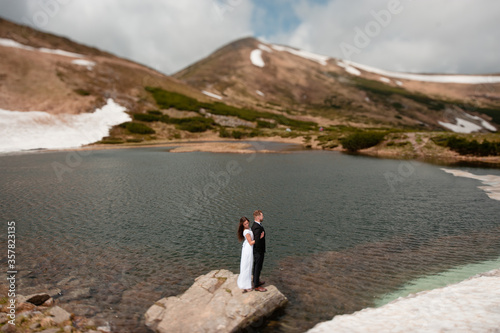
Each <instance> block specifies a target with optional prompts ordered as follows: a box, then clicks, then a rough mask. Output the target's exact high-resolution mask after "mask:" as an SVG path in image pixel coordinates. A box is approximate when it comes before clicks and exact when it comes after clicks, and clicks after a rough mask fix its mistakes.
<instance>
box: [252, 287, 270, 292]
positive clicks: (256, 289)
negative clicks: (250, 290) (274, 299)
mask: <svg viewBox="0 0 500 333" xmlns="http://www.w3.org/2000/svg"><path fill="white" fill-rule="evenodd" d="M254 290H255V291H260V292H264V291H267V289H266V288H262V287H257V288H255V289H254Z"/></svg>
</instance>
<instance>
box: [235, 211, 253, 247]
mask: <svg viewBox="0 0 500 333" xmlns="http://www.w3.org/2000/svg"><path fill="white" fill-rule="evenodd" d="M245 221H248V219H247V218H246V217H244V216H243V217H242V218H241V219H240V224H239V225H238V234H237V235H238V240H239V241H240V242H243V241H244V240H245V237H243V230H245V227H244V226H243V223H245ZM249 222H250V221H249Z"/></svg>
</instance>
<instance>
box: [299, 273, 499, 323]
mask: <svg viewBox="0 0 500 333" xmlns="http://www.w3.org/2000/svg"><path fill="white" fill-rule="evenodd" d="M499 285H500V270H494V271H491V272H488V273H485V274H481V275H479V276H475V277H473V278H471V279H469V280H465V281H462V282H460V283H457V284H452V285H449V286H447V287H444V288H439V289H434V290H431V291H423V292H420V293H417V294H414V295H410V296H408V297H405V298H400V299H397V300H395V301H393V302H391V303H389V304H387V305H384V306H382V307H379V308H376V309H374V308H369V309H364V310H361V311H358V312H355V313H354V314H350V315H339V316H335V317H334V318H333V319H332V320H331V321H328V322H324V323H320V324H318V325H316V326H315V327H314V328H312V329H311V330H309V331H308V332H309V333H324V332H325V333H326V332H338V333H342V332H349V333H355V332H405V333H406V332H490V331H491V332H494V331H496V330H498V327H500V316H499V315H498V311H497V309H499V308H500V288H499V287H498V286H499Z"/></svg>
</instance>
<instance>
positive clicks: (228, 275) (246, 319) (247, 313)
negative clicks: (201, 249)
mask: <svg viewBox="0 0 500 333" xmlns="http://www.w3.org/2000/svg"><path fill="white" fill-rule="evenodd" d="M237 278H238V275H237V274H233V273H232V272H230V271H228V270H214V271H211V272H210V273H208V274H206V275H202V276H199V277H198V278H196V279H195V283H194V284H193V285H192V286H191V287H190V288H189V289H188V290H187V291H186V292H184V294H182V295H179V296H171V297H166V298H162V299H161V300H159V301H157V302H156V303H155V304H154V305H153V306H151V307H150V308H149V309H148V311H147V312H146V314H145V319H146V325H147V326H148V327H149V328H151V329H152V330H154V331H155V332H158V333H166V332H179V333H182V332H234V331H238V330H241V329H244V328H245V327H248V326H249V325H251V324H252V323H254V322H258V321H260V320H262V319H263V318H265V317H268V316H270V315H271V314H272V313H273V312H274V311H275V310H277V309H279V308H282V307H283V306H285V304H286V303H287V302H288V300H287V298H286V297H285V296H284V295H283V294H282V293H281V292H280V291H279V290H278V289H277V288H276V287H275V286H272V285H271V286H266V289H267V292H257V291H252V292H247V293H242V290H241V289H239V288H238V286H237V284H236V280H237Z"/></svg>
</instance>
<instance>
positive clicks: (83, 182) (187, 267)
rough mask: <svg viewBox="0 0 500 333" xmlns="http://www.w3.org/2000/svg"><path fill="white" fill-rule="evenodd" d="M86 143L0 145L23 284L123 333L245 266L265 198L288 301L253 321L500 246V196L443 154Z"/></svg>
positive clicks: (283, 325) (320, 311) (480, 257)
mask: <svg viewBox="0 0 500 333" xmlns="http://www.w3.org/2000/svg"><path fill="white" fill-rule="evenodd" d="M80 154H84V153H82V152H80V153H71V152H56V153H48V152H47V153H34V154H25V155H13V156H2V157H0V172H1V174H2V177H1V180H0V188H1V193H0V198H1V201H0V209H1V212H2V219H3V220H4V222H7V221H10V220H14V221H16V223H17V224H16V225H17V238H18V244H17V251H18V256H17V263H18V268H19V270H20V273H19V278H20V282H19V286H18V288H19V290H18V292H19V293H20V294H29V293H32V292H35V291H49V292H50V293H51V294H54V295H56V297H58V301H59V302H60V304H62V305H63V306H64V307H66V308H67V309H69V310H70V311H72V312H74V313H75V314H77V315H81V316H87V317H93V318H96V321H97V323H101V322H106V321H108V322H109V323H110V325H111V327H112V329H113V331H116V332H131V331H134V332H147V331H148V330H147V329H146V328H145V327H144V324H143V314H144V313H145V312H146V310H147V309H148V307H149V306H151V305H152V304H153V303H154V302H155V301H156V300H158V299H160V298H162V297H165V296H170V295H176V294H178V293H181V292H182V291H184V290H185V289H187V288H188V287H189V286H190V285H191V284H192V283H193V279H194V278H195V277H197V276H199V275H201V274H205V273H207V272H208V271H210V270H212V269H218V268H226V269H230V270H232V271H233V272H238V270H239V255H240V244H239V243H238V241H237V239H236V236H235V232H236V227H237V223H238V220H239V218H240V217H241V216H247V217H251V215H252V212H253V210H254V209H262V210H263V211H264V215H265V218H264V224H265V226H266V236H267V242H268V252H267V254H266V259H265V263H264V272H263V277H264V279H265V280H266V281H267V282H268V283H272V284H275V285H277V286H278V288H279V289H280V290H281V291H282V292H283V293H285V295H286V296H287V297H288V298H289V299H290V304H289V305H288V307H287V308H286V310H285V311H284V312H282V313H281V314H280V315H279V316H277V317H275V318H273V320H272V321H271V322H270V323H269V324H268V325H267V326H266V327H264V328H255V330H264V331H268V332H274V331H279V332H301V331H304V330H306V329H307V328H310V327H312V326H313V325H314V324H316V323H317V322H319V321H323V320H328V319H331V318H332V317H333V316H334V315H336V314H341V313H351V312H353V311H356V310H359V309H361V308H364V307H367V306H374V305H376V303H377V300H380V299H381V298H383V297H384V296H387V295H390V294H391V293H394V292H396V291H397V290H398V289H399V288H402V287H404V286H405V284H406V283H408V282H409V281H412V280H415V279H418V278H421V277H424V276H435V275H436V276H439V273H440V272H444V271H447V270H450V269H453V268H455V267H459V266H463V265H470V264H477V263H480V262H485V261H488V260H490V261H491V260H495V259H497V258H498V257H500V225H499V223H498V216H500V202H498V201H494V200H491V199H489V198H488V197H487V196H486V194H485V193H484V192H483V191H482V190H480V189H478V188H477V186H479V185H481V184H480V183H479V182H478V181H476V180H472V179H465V178H457V177H454V176H452V175H450V174H447V173H445V172H443V171H442V170H440V169H439V167H437V166H434V165H429V164H424V163H418V162H404V161H395V160H381V159H372V158H367V157H360V156H348V155H342V154H339V153H334V152H319V151H302V152H292V153H287V154H250V155H237V154H213V153H182V154H174V153H169V152H168V149H165V148H141V149H128V150H102V151H92V152H86V153H85V155H84V156H81V155H80ZM461 169H463V170H468V171H470V172H472V173H475V174H493V175H500V170H496V169H489V170H486V169H480V168H476V169H473V168H469V169H467V168H461ZM4 234H5V233H4ZM3 237H4V236H3ZM3 239H5V237H4V238H3ZM1 258H2V261H1V262H2V263H4V264H5V262H6V258H5V255H4V254H3V253H2V257H1ZM474 267H475V266H474ZM477 267H481V266H480V265H479V266H477ZM478 269H479V268H478ZM472 273H474V272H472Z"/></svg>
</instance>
